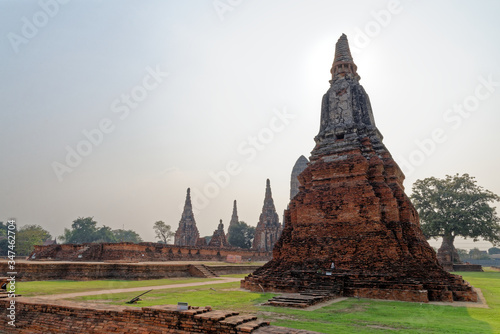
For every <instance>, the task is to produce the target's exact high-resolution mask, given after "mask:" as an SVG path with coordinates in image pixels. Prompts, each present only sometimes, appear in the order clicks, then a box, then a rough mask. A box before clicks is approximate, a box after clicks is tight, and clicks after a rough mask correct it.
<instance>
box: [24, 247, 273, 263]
mask: <svg viewBox="0 0 500 334" xmlns="http://www.w3.org/2000/svg"><path fill="white" fill-rule="evenodd" d="M228 255H239V256H241V258H242V261H269V260H270V259H271V257H272V253H271V252H259V251H254V250H245V249H241V248H237V247H229V248H218V247H208V246H207V247H194V246H175V245H163V244H159V243H152V242H142V243H139V244H134V243H129V242H121V243H102V244H92V243H91V244H63V245H49V246H35V250H34V252H33V253H32V254H31V255H30V259H33V260H60V261H112V260H113V261H116V260H119V261H128V262H133V261H136V262H137V261H138V262H144V261H224V260H225V259H226V257H227V256H228Z"/></svg>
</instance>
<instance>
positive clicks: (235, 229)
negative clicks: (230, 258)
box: [228, 221, 255, 248]
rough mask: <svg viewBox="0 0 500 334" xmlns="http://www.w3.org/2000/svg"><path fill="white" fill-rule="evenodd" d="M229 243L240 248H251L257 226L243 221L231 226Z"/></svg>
mask: <svg viewBox="0 0 500 334" xmlns="http://www.w3.org/2000/svg"><path fill="white" fill-rule="evenodd" d="M228 233H229V240H228V242H229V244H230V245H231V246H236V247H240V248H251V247H252V239H253V237H254V235H255V227H253V226H249V225H247V224H246V223H245V222H243V221H241V222H238V223H236V224H233V225H231V226H229V231H228Z"/></svg>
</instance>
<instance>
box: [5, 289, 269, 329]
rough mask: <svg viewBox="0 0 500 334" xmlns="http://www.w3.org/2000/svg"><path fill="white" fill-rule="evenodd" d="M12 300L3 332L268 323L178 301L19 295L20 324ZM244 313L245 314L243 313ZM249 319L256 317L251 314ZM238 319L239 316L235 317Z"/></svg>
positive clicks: (245, 326)
mask: <svg viewBox="0 0 500 334" xmlns="http://www.w3.org/2000/svg"><path fill="white" fill-rule="evenodd" d="M8 306H9V300H5V299H3V300H0V308H1V311H0V314H1V315H0V316H1V317H2V319H4V320H2V321H1V323H0V332H1V333H20V334H46V333H64V334H67V333H125V334H136V333H137V334H139V333H150V334H163V333H181V334H184V333H185V334H188V333H214V334H215V333H221V334H225V333H232V334H237V333H251V332H252V331H253V329H255V328H257V327H261V326H266V325H268V323H267V322H263V323H262V322H261V323H260V324H255V321H254V322H252V323H251V324H250V323H243V322H244V320H240V321H239V322H236V321H231V317H233V319H234V318H235V317H234V316H235V315H237V314H238V313H237V312H232V311H212V310H211V308H210V307H200V308H198V309H190V310H185V311H178V310H177V306H176V305H162V306H153V307H142V308H139V307H130V306H114V305H107V306H101V305H85V304H78V303H71V302H51V303H50V304H49V303H47V302H46V301H41V300H28V299H27V298H22V297H21V298H17V299H16V304H15V306H16V313H15V319H16V322H15V324H16V327H15V328H13V327H12V326H10V325H8V324H7V321H5V319H8V318H7V315H8V313H7V312H9V311H8V310H7V307H8ZM239 317H241V316H239ZM246 319H247V321H252V320H254V319H256V317H253V319H252V317H251V316H247V317H246ZM235 320H236V319H235Z"/></svg>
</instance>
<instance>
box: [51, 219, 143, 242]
mask: <svg viewBox="0 0 500 334" xmlns="http://www.w3.org/2000/svg"><path fill="white" fill-rule="evenodd" d="M59 240H61V241H62V242H64V243H68V244H81V243H91V242H121V241H122V240H123V241H130V242H141V241H142V239H141V238H140V237H139V235H138V234H137V233H135V232H134V231H132V230H122V229H118V230H112V229H111V228H110V227H109V226H105V225H104V226H102V227H97V222H96V221H95V220H94V217H85V218H83V217H79V218H78V219H76V220H74V221H73V224H71V229H67V228H65V229H64V233H63V235H61V236H59Z"/></svg>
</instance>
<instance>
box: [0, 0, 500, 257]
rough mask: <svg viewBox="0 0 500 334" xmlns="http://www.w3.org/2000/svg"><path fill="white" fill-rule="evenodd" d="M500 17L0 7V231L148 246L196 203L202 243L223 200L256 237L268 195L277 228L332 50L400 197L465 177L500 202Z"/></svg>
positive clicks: (86, 4)
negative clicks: (430, 182)
mask: <svg viewBox="0 0 500 334" xmlns="http://www.w3.org/2000/svg"><path fill="white" fill-rule="evenodd" d="M498 13H500V2H498V1H494V0H491V1H487V0H482V1H475V2H471V1H465V0H464V1H439V2H436V1H427V0H424V1H411V0H400V1H392V0H391V1H385V0H384V1H373V0H369V1H368V0H366V1H350V2H348V1H332V0H309V1H290V0H286V1H285V0H271V1H269V0H267V1H264V0H252V1H246V0H220V1H219V0H217V1H213V0H197V1H181V0H177V1H173V0H170V1H167V0H156V1H153V0H151V1H139V0H137V1H131V0H107V1H92V0H73V1H68V0H64V1H63V0H59V1H57V0H41V1H21V0H10V1H7V0H0V35H1V36H2V38H1V41H0V53H1V59H2V61H1V63H0V84H1V89H0V132H1V134H2V140H1V142H0V156H1V159H2V164H1V165H2V173H1V175H0V186H1V189H2V191H1V193H0V196H1V197H0V203H1V207H0V220H4V221H5V220H6V219H8V218H10V217H15V218H16V219H17V221H18V224H19V225H21V226H22V225H25V224H39V225H42V226H43V227H45V228H47V229H48V230H49V231H50V232H51V233H52V234H53V235H54V236H58V235H60V234H62V232H63V229H64V228H65V227H70V225H71V222H72V221H73V220H74V219H76V218H77V217H79V216H93V217H94V219H95V220H96V221H97V222H98V223H99V226H101V225H102V224H104V225H107V226H110V227H111V228H122V227H123V226H124V227H125V228H126V229H133V230H135V231H137V232H138V233H139V234H140V235H141V236H142V237H143V239H145V240H147V241H153V240H154V233H153V229H152V227H153V224H154V222H155V221H157V220H163V221H165V222H166V223H168V224H170V225H172V227H173V229H174V230H175V229H177V225H178V222H179V219H180V216H181V210H182V206H183V204H184V199H185V195H186V189H187V188H188V187H191V189H192V193H193V204H194V205H195V207H196V208H197V209H196V211H195V218H196V221H197V225H198V228H199V230H200V233H201V235H211V234H212V233H213V231H214V230H215V229H216V228H217V224H218V221H219V219H223V221H224V223H225V224H226V228H227V223H228V222H229V219H230V217H231V211H232V201H233V200H234V199H236V200H237V201H238V210H239V218H240V220H243V221H245V222H247V223H249V224H251V225H256V223H257V221H258V218H259V214H260V211H261V209H262V204H263V199H264V190H265V180H266V178H269V179H270V180H271V187H272V191H273V197H274V200H275V204H276V208H277V211H278V213H279V215H280V216H281V215H282V212H283V210H284V209H285V208H286V205H287V204H288V196H289V182H290V180H289V178H290V172H291V169H292V167H293V164H294V162H295V160H296V159H297V158H298V157H299V156H300V155H305V156H306V157H309V153H310V151H311V150H312V149H313V147H314V141H313V138H314V136H315V135H316V134H317V131H318V129H319V119H320V105H321V97H322V95H323V94H324V93H325V92H326V90H327V89H328V87H329V83H328V80H329V79H330V73H329V70H330V67H331V64H332V61H333V56H334V45H335V42H336V41H337V39H338V38H339V36H340V35H341V34H342V33H345V34H347V37H348V39H349V42H350V45H351V49H352V53H353V57H354V61H355V62H356V64H357V66H358V73H359V74H360V75H361V84H362V85H363V86H364V87H365V89H366V91H367V93H368V94H369V96H370V99H371V103H372V107H373V111H374V116H375V120H376V123H377V126H378V128H379V129H380V131H381V132H382V134H383V135H384V137H385V139H384V143H385V144H386V146H387V147H388V149H389V150H390V152H391V153H392V155H393V157H394V158H395V159H396V161H397V162H398V163H399V164H400V166H401V167H402V169H403V171H404V172H405V174H406V176H407V179H406V181H405V186H406V190H407V193H408V194H410V193H411V185H412V184H413V182H414V181H415V180H416V179H421V178H425V177H429V176H436V177H444V175H446V174H455V173H469V174H471V175H473V176H475V177H476V178H477V180H478V183H479V184H480V185H482V186H483V187H485V188H487V189H489V190H491V191H493V192H495V193H497V194H500V177H499V176H498V171H499V170H500V158H499V155H498V148H497V146H496V143H498V142H499V141H500V131H498V127H499V125H500V113H499V106H500V43H499V40H500V39H499V34H500V20H498ZM457 246H458V247H462V248H471V247H474V246H476V245H474V244H472V242H471V241H470V240H467V241H465V242H461V243H457ZM478 246H480V248H482V249H487V248H488V246H489V245H488V244H486V243H482V244H478Z"/></svg>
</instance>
